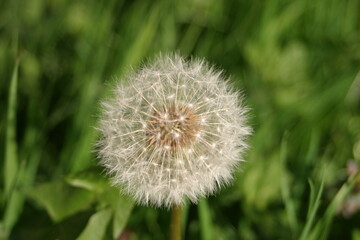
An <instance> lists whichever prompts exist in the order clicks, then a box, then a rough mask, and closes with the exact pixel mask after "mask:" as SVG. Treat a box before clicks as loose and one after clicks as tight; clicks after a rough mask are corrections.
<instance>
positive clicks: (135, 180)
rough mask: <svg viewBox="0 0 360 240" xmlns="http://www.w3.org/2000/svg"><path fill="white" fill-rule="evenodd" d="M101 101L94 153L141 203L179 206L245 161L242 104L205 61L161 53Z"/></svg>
mask: <svg viewBox="0 0 360 240" xmlns="http://www.w3.org/2000/svg"><path fill="white" fill-rule="evenodd" d="M125 80H127V82H128V84H127V85H126V84H118V86H117V87H116V89H115V90H114V94H113V97H112V98H110V99H108V100H105V101H104V102H103V103H102V107H103V108H102V114H101V118H100V124H99V130H100V132H101V135H102V137H101V139H100V140H99V141H98V143H97V145H98V155H99V158H100V159H101V163H102V165H103V166H104V167H105V168H106V169H107V171H108V173H109V174H110V175H111V176H112V181H113V183H114V184H115V185H118V186H120V187H121V188H122V189H123V190H124V191H125V192H126V193H128V194H130V195H131V196H133V197H134V198H135V200H136V201H137V202H138V203H140V204H145V205H154V206H158V207H162V206H165V207H170V206H172V205H181V204H183V203H184V201H185V199H186V198H187V199H190V201H192V202H197V200H198V199H199V198H200V197H202V196H206V195H209V194H212V193H214V192H215V191H216V190H217V189H219V188H220V187H221V186H223V185H226V184H228V183H229V182H230V181H231V180H232V175H233V171H234V170H235V169H236V166H238V165H239V163H240V162H242V161H243V153H244V151H245V150H246V149H247V144H246V139H247V137H248V136H249V135H250V134H251V128H250V127H248V126H247V125H246V113H247V109H246V108H245V107H244V106H243V105H242V102H241V96H240V94H239V92H236V91H234V90H233V89H232V88H231V87H230V84H229V81H228V80H227V79H224V78H223V77H222V75H221V74H220V72H218V71H216V70H214V69H213V68H211V67H209V65H207V64H206V63H205V62H204V61H201V60H190V61H185V60H184V59H182V58H181V57H179V56H177V55H171V56H170V55H167V56H159V57H158V58H157V59H156V60H155V61H154V62H152V63H150V64H148V65H146V66H144V67H143V68H142V69H141V70H139V71H137V72H134V73H132V74H130V75H129V76H128V77H127V78H126V79H125Z"/></svg>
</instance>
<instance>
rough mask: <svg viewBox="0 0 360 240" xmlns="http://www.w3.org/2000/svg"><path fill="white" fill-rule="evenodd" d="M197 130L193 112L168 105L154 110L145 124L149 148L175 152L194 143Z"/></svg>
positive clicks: (197, 121) (196, 119)
mask: <svg viewBox="0 0 360 240" xmlns="http://www.w3.org/2000/svg"><path fill="white" fill-rule="evenodd" d="M199 129H200V122H199V118H198V115H197V114H196V113H195V112H194V110H192V109H191V108H188V107H185V106H177V105H175V104H170V105H168V106H165V105H164V106H162V107H161V108H157V109H155V110H154V113H153V115H152V118H151V119H150V120H149V121H148V122H147V128H146V136H147V138H148V142H149V145H150V146H154V147H160V148H162V149H165V150H168V151H176V150H178V149H179V148H181V147H184V146H186V145H188V144H189V143H191V142H192V141H194V139H195V138H196V135H197V133H198V131H199Z"/></svg>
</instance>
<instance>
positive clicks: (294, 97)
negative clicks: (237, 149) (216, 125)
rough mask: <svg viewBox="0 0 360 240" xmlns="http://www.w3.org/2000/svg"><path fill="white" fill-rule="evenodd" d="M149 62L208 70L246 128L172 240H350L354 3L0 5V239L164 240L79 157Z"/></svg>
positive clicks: (200, 0) (359, 194)
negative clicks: (173, 61) (231, 158)
mask: <svg viewBox="0 0 360 240" xmlns="http://www.w3.org/2000/svg"><path fill="white" fill-rule="evenodd" d="M160 52H162V53H167V52H177V53H179V54H181V55H183V56H195V57H200V58H206V59H207V60H208V61H209V62H210V63H212V64H214V65H216V66H217V67H218V68H220V69H224V74H225V75H226V76H231V78H232V80H233V83H234V85H235V86H236V88H238V89H241V90H242V91H243V93H244V94H245V95H246V101H247V105H248V106H249V107H250V108H251V111H250V115H251V117H250V125H251V126H252V127H253V128H254V135H253V136H252V137H251V139H250V145H251V149H250V150H249V151H248V154H247V156H246V160H247V162H246V163H244V164H243V165H242V166H241V168H240V169H239V170H238V171H237V173H236V180H235V181H234V184H232V185H231V186H229V187H227V188H223V189H222V190H221V191H220V192H219V193H218V194H216V195H215V196H211V197H209V198H207V199H202V200H201V201H200V202H199V204H198V205H191V204H189V205H187V207H186V208H185V211H184V214H183V223H184V239H202V240H210V239H214V240H215V239H216V240H221V239H224V240H227V239H244V240H253V239H284V240H288V239H299V240H325V239H332V240H338V239H344V240H345V239H352V240H360V225H359V222H360V213H359V211H358V210H359V209H360V180H359V174H357V164H359V162H360V1H358V0H343V1H341V0H315V1H312V0H294V1H286V0H268V1H259V0H254V1H251V0H239V1H235V0H234V1H232V0H231V1H215V0H196V1H190V0H184V1H166V0H160V1H146V0H134V1H124V0H109V1H95V0H93V1H85V0H78V1H70V0H53V1H46V0H31V1H30V0H28V1H25V0H11V1H10V0H5V1H1V2H0V63H1V64H0V166H1V167H0V169H1V171H0V203H1V204H0V239H14V240H23V239H26V240H33V239H34V240H35V239H41V240H48V239H64V240H71V239H80V240H82V239H86V240H92V239H94V240H101V239H116V238H117V237H119V236H120V234H121V233H122V232H123V237H126V236H125V235H130V239H139V240H140V239H141V240H143V239H159V240H161V239H168V235H169V227H168V225H169V219H170V214H169V212H168V211H167V210H165V209H160V210H159V209H154V208H150V207H141V206H137V205H135V204H134V203H133V202H132V200H131V199H128V198H126V197H124V196H121V195H119V193H118V192H119V190H118V189H116V188H114V187H111V185H110V184H109V182H108V179H107V177H106V176H105V175H104V171H103V169H102V168H101V167H100V166H98V160H97V159H96V154H95V153H94V143H95V141H96V139H98V137H99V136H98V135H99V133H98V132H97V131H96V130H95V127H96V124H97V121H98V118H97V115H98V113H99V100H100V99H102V98H103V97H105V96H107V95H108V94H109V93H110V91H111V87H110V86H111V83H113V82H114V81H117V80H118V79H121V77H122V76H123V74H124V73H126V72H127V71H128V70H129V69H131V68H135V69H136V68H138V67H141V64H142V63H143V62H146V60H147V59H149V58H151V57H153V56H156V55H157V54H159V53H160ZM123 239H128V238H123Z"/></svg>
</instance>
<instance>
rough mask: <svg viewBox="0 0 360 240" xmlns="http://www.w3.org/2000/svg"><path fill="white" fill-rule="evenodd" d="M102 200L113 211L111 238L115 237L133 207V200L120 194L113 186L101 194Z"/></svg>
mask: <svg viewBox="0 0 360 240" xmlns="http://www.w3.org/2000/svg"><path fill="white" fill-rule="evenodd" d="M102 200H103V201H104V203H105V204H108V205H110V207H111V208H112V210H113V211H114V219H113V238H117V237H119V235H120V234H121V233H122V231H123V230H124V228H125V226H126V223H127V221H128V218H129V217H130V213H131V211H132V209H133V207H134V202H133V201H132V200H129V199H128V198H127V197H126V196H124V195H122V194H120V191H119V189H117V188H115V187H111V188H109V190H108V191H106V192H105V193H104V195H103V196H102Z"/></svg>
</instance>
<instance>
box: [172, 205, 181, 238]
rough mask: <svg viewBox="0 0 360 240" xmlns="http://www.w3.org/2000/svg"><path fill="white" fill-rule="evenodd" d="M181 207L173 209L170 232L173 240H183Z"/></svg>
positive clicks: (175, 206)
mask: <svg viewBox="0 0 360 240" xmlns="http://www.w3.org/2000/svg"><path fill="white" fill-rule="evenodd" d="M181 216H182V208H181V206H178V205H174V206H173V207H172V209H171V223H170V232H171V238H170V239H171V240H181Z"/></svg>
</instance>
